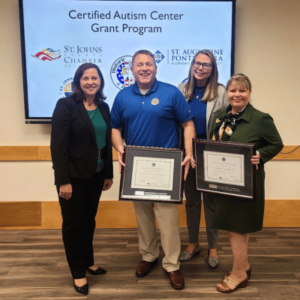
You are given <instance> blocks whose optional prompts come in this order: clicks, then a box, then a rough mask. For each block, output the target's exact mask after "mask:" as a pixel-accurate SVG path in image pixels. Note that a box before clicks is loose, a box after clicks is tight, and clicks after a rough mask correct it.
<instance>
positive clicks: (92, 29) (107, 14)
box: [20, 0, 233, 120]
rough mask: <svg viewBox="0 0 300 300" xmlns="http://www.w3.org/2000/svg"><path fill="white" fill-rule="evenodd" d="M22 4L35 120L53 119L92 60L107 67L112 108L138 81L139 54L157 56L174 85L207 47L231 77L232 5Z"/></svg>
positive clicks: (223, 77)
mask: <svg viewBox="0 0 300 300" xmlns="http://www.w3.org/2000/svg"><path fill="white" fill-rule="evenodd" d="M20 1H21V7H23V11H21V21H22V19H23V22H21V29H22V31H23V32H22V34H24V36H23V43H22V44H23V45H22V48H23V49H22V51H23V64H24V66H25V68H24V70H26V72H25V74H24V77H25V78H24V84H25V89H24V90H25V102H27V112H26V114H27V115H26V119H28V120H30V119H39V118H41V119H43V118H51V116H52V112H53V110H54V107H55V104H56V102H57V100H58V99H59V98H62V97H67V96H69V95H70V94H71V93H72V80H73V76H74V73H75V71H76V69H77V68H78V67H79V66H80V65H81V64H83V63H86V62H90V63H94V64H97V65H98V66H99V68H100V69H101V71H102V73H103V76H104V80H105V87H104V94H105V96H107V100H106V101H107V103H108V104H109V106H110V107H111V106H112V103H113V101H114V98H115V96H116V95H117V93H118V92H119V91H120V90H121V89H123V88H126V87H128V86H130V85H132V84H134V82H135V79H134V77H133V75H132V73H131V70H130V64H131V59H132V55H133V54H134V53H135V52H136V51H137V50H140V49H147V50H150V51H151V52H152V53H153V54H154V57H155V61H156V63H157V68H158V70H157V79H158V80H160V81H164V82H167V83H170V84H173V85H175V86H178V85H179V84H180V83H181V82H183V81H184V80H186V79H187V77H188V71H189V67H190V63H191V60H192V59H193V57H194V54H195V53H196V52H197V51H199V50H201V49H209V50H210V51H212V52H213V54H214V56H215V58H216V60H217V63H218V70H219V82H220V83H222V84H226V82H227V80H228V79H229V78H230V76H231V70H232V44H233V43H232V38H233V36H232V32H233V29H232V28H233V24H232V22H233V1H89V0H86V1H75V0H20Z"/></svg>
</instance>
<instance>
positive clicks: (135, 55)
mask: <svg viewBox="0 0 300 300" xmlns="http://www.w3.org/2000/svg"><path fill="white" fill-rule="evenodd" d="M139 54H145V55H149V56H151V57H152V58H153V61H154V64H155V65H156V61H155V59H154V56H153V54H152V53H151V52H150V51H148V50H138V51H136V52H135V53H134V54H133V56H132V61H131V65H133V61H134V60H135V58H136V57H137V56H138V55H139Z"/></svg>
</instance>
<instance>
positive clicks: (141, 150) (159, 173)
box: [119, 146, 183, 203]
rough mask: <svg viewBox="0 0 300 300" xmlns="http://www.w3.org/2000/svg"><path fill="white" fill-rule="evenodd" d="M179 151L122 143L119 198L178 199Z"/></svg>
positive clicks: (168, 200)
mask: <svg viewBox="0 0 300 300" xmlns="http://www.w3.org/2000/svg"><path fill="white" fill-rule="evenodd" d="M182 160H183V151H182V150H180V149H173V148H172V149H169V148H154V147H135V146H125V152H124V162H125V164H126V167H125V168H122V174H121V185H120V195H119V200H135V201H150V202H167V203H182V183H183V177H182V166H181V162H182Z"/></svg>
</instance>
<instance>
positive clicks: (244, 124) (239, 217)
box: [210, 104, 283, 233]
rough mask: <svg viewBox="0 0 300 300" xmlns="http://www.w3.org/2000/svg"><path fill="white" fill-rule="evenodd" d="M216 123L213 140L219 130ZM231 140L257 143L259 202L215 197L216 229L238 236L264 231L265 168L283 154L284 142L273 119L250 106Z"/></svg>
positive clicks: (221, 115)
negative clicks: (237, 234) (231, 232)
mask: <svg viewBox="0 0 300 300" xmlns="http://www.w3.org/2000/svg"><path fill="white" fill-rule="evenodd" d="M225 114H226V112H225V111H223V112H220V113H218V114H217V115H216V116H215V120H216V119H217V118H222V117H224V116H225ZM215 120H214V123H213V128H212V132H211V135H210V137H212V135H213V131H214V129H215V127H216V121H215ZM229 140H230V141H231V142H244V143H255V145H256V150H257V151H258V152H259V153H260V156H261V163H260V164H259V165H258V170H257V171H256V200H254V201H253V200H245V199H242V198H236V197H230V196H222V195H216V196H215V200H216V210H215V220H214V221H215V222H214V224H215V227H216V228H217V229H222V230H227V231H233V232H239V233H248V232H254V231H258V230H261V229H262V225H263V215H264V203H265V187H264V181H265V172H264V164H265V163H266V162H267V161H269V160H270V159H272V158H273V157H274V156H276V155H277V154H278V153H279V152H280V151H281V150H282V148H283V143H282V140H281V138H280V135H279V133H278V131H277V129H276V127H275V124H274V122H273V119H272V117H271V116H270V115H269V114H266V113H263V112H261V111H259V110H257V109H255V108H254V107H253V106H252V105H251V104H249V106H248V107H247V108H246V110H245V112H244V114H243V116H242V117H241V119H240V120H239V121H238V122H237V127H236V129H235V130H234V131H233V134H232V136H231V137H230V139H229Z"/></svg>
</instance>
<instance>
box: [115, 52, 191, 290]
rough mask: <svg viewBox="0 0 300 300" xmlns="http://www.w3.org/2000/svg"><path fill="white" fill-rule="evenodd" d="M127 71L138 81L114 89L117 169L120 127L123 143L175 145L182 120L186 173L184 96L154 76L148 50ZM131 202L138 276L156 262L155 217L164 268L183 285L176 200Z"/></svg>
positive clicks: (187, 118)
mask: <svg viewBox="0 0 300 300" xmlns="http://www.w3.org/2000/svg"><path fill="white" fill-rule="evenodd" d="M131 71H132V74H133V76H134V77H135V80H136V83H135V84H134V85H133V86H130V87H128V88H125V89H123V90H121V91H120V92H119V93H118V95H117V96H116V99H115V101H114V104H113V107H112V112H111V124H112V142H113V145H114V147H115V148H116V150H117V151H118V159H119V166H120V170H121V166H125V164H124V162H123V161H122V156H123V153H124V148H123V142H122V137H121V128H123V129H124V134H125V142H126V144H127V145H135V146H149V147H164V148H178V147H179V134H178V124H181V125H182V127H183V131H184V140H185V147H186V157H185V159H184V161H183V162H182V165H184V166H185V175H184V177H185V178H186V175H187V171H188V169H189V166H190V161H191V158H192V138H193V137H195V127H194V123H193V121H192V118H193V116H192V114H191V112H190V109H189V107H188V105H187V103H186V100H185V98H184V97H183V95H182V93H181V92H180V91H179V90H178V89H177V88H176V87H174V86H172V85H170V84H166V83H163V82H160V81H157V80H156V72H157V67H156V63H155V61H154V58H153V55H152V53H151V52H149V51H147V50H140V51H137V52H136V53H135V54H134V55H133V58H132V67H131ZM134 208H135V213H136V220H137V224H138V235H139V249H140V253H141V254H142V261H141V263H140V264H139V265H138V267H137V269H136V276H138V277H143V276H146V275H147V274H148V273H149V272H150V271H151V268H152V267H153V265H154V264H155V263H156V262H157V258H158V256H159V247H158V243H157V239H156V228H155V217H156V219H157V222H158V226H159V229H160V232H161V244H162V247H163V250H164V253H165V257H164V258H163V261H162V265H163V268H164V269H165V270H166V271H167V273H168V275H169V279H170V284H171V286H172V287H173V288H174V289H182V288H184V279H183V276H182V274H181V272H180V270H179V268H180V263H179V255H180V250H181V243H180V234H179V216H178V208H177V205H176V204H165V203H156V204H155V210H153V208H154V204H153V203H146V202H142V201H140V202H139V201H134Z"/></svg>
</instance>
